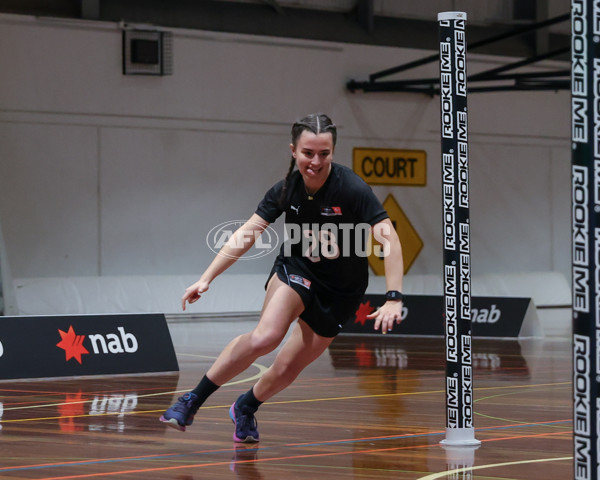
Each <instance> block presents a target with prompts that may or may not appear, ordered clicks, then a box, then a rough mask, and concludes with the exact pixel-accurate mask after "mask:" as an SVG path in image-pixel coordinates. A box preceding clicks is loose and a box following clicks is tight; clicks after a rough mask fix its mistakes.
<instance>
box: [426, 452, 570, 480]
mask: <svg viewBox="0 0 600 480" xmlns="http://www.w3.org/2000/svg"><path fill="white" fill-rule="evenodd" d="M572 459H573V457H556V458H536V459H534V460H519V461H515V462H503V463H490V464H488V465H477V466H476V467H461V468H455V469H454V470H447V471H445V472H438V473H432V474H431V475H426V476H425V477H420V478H418V479H417V480H436V479H437V478H444V477H448V476H450V475H454V474H455V473H458V474H461V473H465V472H470V471H473V470H484V469H486V468H496V467H507V466H510V465H525V464H528V463H543V462H558V461H561V460H572Z"/></svg>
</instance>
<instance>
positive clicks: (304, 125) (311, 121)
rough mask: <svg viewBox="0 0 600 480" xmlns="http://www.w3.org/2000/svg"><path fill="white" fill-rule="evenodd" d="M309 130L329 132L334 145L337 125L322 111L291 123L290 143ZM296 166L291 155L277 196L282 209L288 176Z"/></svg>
mask: <svg viewBox="0 0 600 480" xmlns="http://www.w3.org/2000/svg"><path fill="white" fill-rule="evenodd" d="M304 131H309V132H312V133H314V134H315V135H319V134H320V133H331V137H332V139H333V146H334V147H335V142H336V140H337V127H336V126H335V124H334V123H333V121H332V120H331V118H329V117H328V116H327V115H325V114H324V113H311V114H310V115H307V116H306V117H304V118H301V119H300V120H298V121H296V122H295V123H294V124H293V125H292V145H294V147H295V146H296V144H297V143H298V139H299V138H300V135H302V132H304ZM295 166H296V159H295V158H294V156H293V155H292V159H291V161H290V166H289V168H288V171H287V174H286V176H285V180H284V182H283V188H282V189H281V196H280V197H279V206H280V208H282V209H285V208H286V205H285V200H286V195H287V189H288V185H289V182H290V177H291V176H292V172H293V171H294V167H295Z"/></svg>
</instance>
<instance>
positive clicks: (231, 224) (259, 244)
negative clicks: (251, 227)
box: [206, 220, 279, 260]
mask: <svg viewBox="0 0 600 480" xmlns="http://www.w3.org/2000/svg"><path fill="white" fill-rule="evenodd" d="M245 223H246V220H231V221H228V222H223V223H219V224H218V225H216V226H214V227H213V228H212V229H211V230H210V231H209V232H208V234H207V235H206V245H208V248H210V249H211V250H212V251H213V252H214V253H218V254H219V255H225V256H227V255H226V254H224V253H222V252H221V248H223V246H224V245H225V244H230V245H231V246H233V247H236V248H241V247H243V246H244V245H247V242H249V241H253V242H254V245H253V246H252V248H251V249H250V250H249V251H248V252H247V253H246V254H245V255H244V256H243V257H240V260H252V259H254V258H261V257H265V256H267V255H268V254H269V253H271V252H272V251H273V250H275V249H276V248H277V244H278V243H279V235H277V232H276V231H275V230H274V229H273V228H271V227H270V226H267V227H266V228H265V229H264V230H263V232H262V234H260V235H258V234H257V233H255V232H252V231H244V232H240V233H238V235H234V234H235V233H236V231H237V230H238V229H239V228H240V227H241V226H242V225H244V224H245ZM256 226H260V227H261V228H262V227H264V225H259V224H256ZM253 237H254V238H253Z"/></svg>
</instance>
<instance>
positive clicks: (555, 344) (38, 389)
mask: <svg viewBox="0 0 600 480" xmlns="http://www.w3.org/2000/svg"><path fill="white" fill-rule="evenodd" d="M252 324H253V323H251V322H248V321H230V320H228V319H215V320H214V321H211V322H208V321H198V322H190V321H187V322H182V323H170V324H169V327H170V330H171V334H172V336H173V343H174V345H175V349H176V351H177V354H178V360H179V364H180V369H181V371H180V372H179V374H157V375H140V376H130V377H111V378H106V377H104V378H94V379H89V378H88V379H75V378H71V379H54V380H43V381H42V380H40V381H37V380H36V381H20V382H17V381H10V382H2V383H0V427H1V430H0V479H94V478H100V479H136V478H140V479H147V478H152V479H173V480H175V479H177V480H192V479H194V480H200V479H248V480H251V479H265V480H266V479H273V480H294V479H302V480H306V479H309V478H310V479H328V480H333V479H336V478H339V479H361V480H366V479H397V480H402V479H411V480H413V479H415V480H416V479H420V480H433V479H438V478H439V479H446V478H450V479H486V480H490V479H497V480H500V479H502V480H509V479H515V480H530V479H534V478H544V479H545V480H551V479H557V480H558V479H561V480H563V479H565V478H573V474H572V434H571V431H572V413H571V410H572V400H571V341H570V339H537V340H536V339H530V340H521V341H515V340H513V341H506V340H505V341H491V340H479V339H475V341H474V372H475V376H474V393H475V428H476V438H477V439H479V440H481V442H482V444H481V446H480V447H479V448H478V449H477V450H472V449H469V448H458V449H454V450H445V449H444V448H442V447H441V446H440V444H439V442H440V440H442V439H443V438H444V437H445V407H444V396H445V390H444V378H445V377H444V368H445V367H444V366H445V363H444V346H443V339H441V338H406V337H396V336H393V335H387V336H382V335H377V336H372V337H349V336H340V337H338V338H337V339H336V340H335V341H334V343H333V344H332V346H331V348H330V349H329V350H328V351H327V352H326V353H325V354H323V355H322V357H321V358H320V359H318V360H317V361H316V362H315V363H314V364H313V365H311V366H310V367H309V368H308V369H307V370H305V372H303V374H302V375H301V376H300V377H299V378H298V380H297V381H296V382H295V383H294V384H293V385H292V386H291V387H289V388H288V389H287V390H285V391H284V392H282V393H280V394H279V395H277V396H276V397H274V398H273V399H272V400H271V401H270V402H268V403H266V404H265V405H263V406H262V407H261V410H260V411H259V413H258V415H257V419H258V422H259V428H260V434H261V442H260V443H259V444H255V445H249V446H247V445H241V446H240V445H235V444H234V442H233V441H232V438H231V436H232V424H231V421H230V420H229V417H228V408H229V406H230V404H231V403H232V402H233V401H234V400H235V399H236V398H237V396H238V395H239V394H240V393H242V392H245V391H246V390H247V389H248V388H250V386H251V385H252V384H253V382H254V381H255V380H256V378H257V377H258V376H259V375H261V373H262V372H263V371H264V370H265V368H266V367H267V366H268V365H269V364H270V362H271V360H272V358H273V355H274V354H271V355H268V356H266V357H263V358H261V359H259V360H258V361H257V363H256V364H255V365H254V366H253V367H251V368H250V369H249V370H248V371H247V372H245V373H244V374H243V375H240V376H239V377H238V378H236V379H235V380H234V381H232V382H231V383H230V384H228V385H226V386H224V387H223V388H221V389H220V390H219V391H217V393H215V394H214V395H213V396H212V397H211V398H210V399H209V400H208V402H207V404H206V405H205V406H204V407H203V408H202V409H201V410H200V411H199V412H198V415H197V416H196V418H195V420H194V424H193V425H192V426H191V427H189V428H188V431H187V432H185V433H182V432H178V431H176V430H174V429H171V428H168V427H166V426H165V425H164V424H162V423H160V422H159V421H158V417H159V416H160V414H161V412H162V411H163V410H164V409H165V408H166V407H168V406H169V405H170V404H171V403H172V402H173V400H174V399H175V398H176V397H177V396H178V395H179V394H180V393H181V392H183V391H187V390H189V389H191V388H193V387H194V386H195V385H196V383H197V381H198V379H199V378H200V377H201V376H202V374H203V373H204V372H205V371H206V369H207V368H208V367H209V365H210V363H211V362H212V360H213V359H214V357H215V356H216V355H217V354H218V353H219V352H220V350H221V349H222V348H223V346H224V345H225V344H226V343H227V342H228V341H229V340H230V339H231V338H233V337H234V336H235V335H236V334H238V333H241V332H244V331H247V330H248V329H250V328H251V326H252ZM465 467H467V468H468V467H473V468H472V469H471V470H467V471H464V470H463V469H464V468H465Z"/></svg>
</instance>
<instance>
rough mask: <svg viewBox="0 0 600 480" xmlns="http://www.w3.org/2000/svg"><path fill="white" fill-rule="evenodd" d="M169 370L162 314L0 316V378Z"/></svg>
mask: <svg viewBox="0 0 600 480" xmlns="http://www.w3.org/2000/svg"><path fill="white" fill-rule="evenodd" d="M175 371H179V365H178V363H177V357H176V356H175V350H174V349H173V343H172V341H171V335H170V333H169V328H168V326H167V322H166V319H165V316H164V315H163V314H158V313H156V314H132V315H64V316H63V315H57V316H46V317H0V379H21V378H44V377H70V376H82V375H112V374H134V373H150V372H175Z"/></svg>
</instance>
